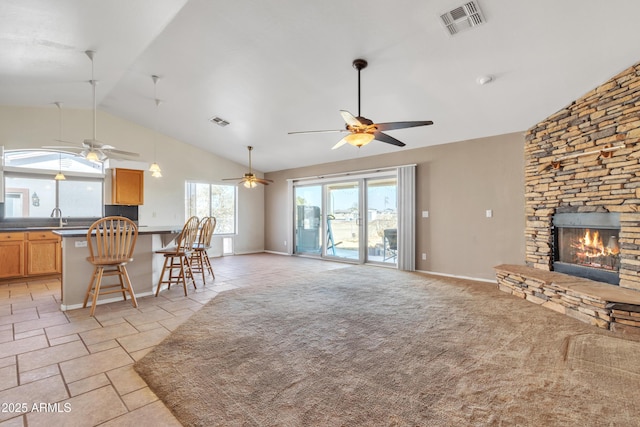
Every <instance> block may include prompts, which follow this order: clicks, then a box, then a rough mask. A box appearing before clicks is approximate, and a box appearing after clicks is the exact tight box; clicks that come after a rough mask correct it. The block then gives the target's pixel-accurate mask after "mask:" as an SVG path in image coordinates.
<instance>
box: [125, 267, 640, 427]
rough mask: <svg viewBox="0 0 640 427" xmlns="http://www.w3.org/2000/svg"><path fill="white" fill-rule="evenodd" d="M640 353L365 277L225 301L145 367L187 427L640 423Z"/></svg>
mask: <svg viewBox="0 0 640 427" xmlns="http://www.w3.org/2000/svg"><path fill="white" fill-rule="evenodd" d="M639 367H640V343H639V342H636V341H629V340H626V339H622V337H620V336H619V335H614V334H612V333H608V332H606V331H601V330H599V329H597V328H595V327H592V326H589V325H586V324H583V323H580V322H578V321H576V320H574V319H571V318H569V317H566V316H563V315H560V314H558V313H556V312H553V311H551V310H547V309H544V308H542V307H539V306H536V305H534V304H531V303H528V302H526V301H523V300H520V299H518V298H516V297H513V296H510V295H507V294H505V293H502V292H500V291H498V290H497V289H496V286H495V285H491V284H488V283H487V284H485V283H477V282H469V281H463V280H455V279H447V278H436V277H432V276H426V275H421V274H416V273H413V274H412V273H404V272H398V271H395V270H390V269H385V268H377V267H366V266H356V267H349V268H343V269H339V270H334V271H329V272H326V273H321V274H317V275H315V276H314V277H304V278H300V279H299V280H297V281H291V282H288V283H282V284H280V285H273V286H271V285H270V286H266V285H265V286H259V285H258V286H254V287H250V288H244V289H239V290H234V291H229V292H223V293H222V294H220V295H219V296H217V297H216V298H215V299H214V300H212V301H210V302H209V303H208V304H207V305H206V306H205V307H204V308H202V309H201V310H200V311H199V312H198V313H196V314H195V315H194V316H193V317H192V318H191V319H190V320H188V321H187V322H186V323H185V324H183V325H182V326H181V327H179V328H178V329H177V330H176V331H175V332H174V333H172V334H171V336H169V337H168V338H167V339H166V340H165V341H164V342H163V343H161V344H160V345H159V346H158V347H156V348H155V349H154V350H153V351H152V352H150V353H149V354H148V355H147V356H146V357H144V358H143V359H142V360H140V361H139V362H138V363H136V365H135V369H136V370H137V371H138V372H139V373H140V374H141V375H142V377H143V378H144V379H145V380H146V381H147V382H148V383H149V385H150V387H151V388H152V390H153V391H154V392H155V393H156V394H157V395H158V396H159V397H160V398H161V399H162V400H163V401H164V402H165V404H166V405H167V406H168V407H169V408H170V409H171V410H172V411H173V413H174V414H175V415H176V416H177V417H178V419H179V420H180V421H181V422H182V423H183V424H184V425H185V426H453V425H455V426H467V425H471V426H516V425H519V426H576V425H577V426H581V427H584V426H600V425H602V426H618V425H619V426H629V425H639V424H640V404H639V403H640V387H639V385H640V368H639Z"/></svg>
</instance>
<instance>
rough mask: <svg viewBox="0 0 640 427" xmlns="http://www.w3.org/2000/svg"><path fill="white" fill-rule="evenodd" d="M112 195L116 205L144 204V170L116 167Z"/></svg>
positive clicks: (113, 173)
mask: <svg viewBox="0 0 640 427" xmlns="http://www.w3.org/2000/svg"><path fill="white" fill-rule="evenodd" d="M112 178H113V180H112V184H111V196H112V201H113V203H114V204H116V205H142V204H144V171H141V170H134V169H123V168H116V169H113V172H112Z"/></svg>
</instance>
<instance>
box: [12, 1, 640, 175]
mask: <svg viewBox="0 0 640 427" xmlns="http://www.w3.org/2000/svg"><path fill="white" fill-rule="evenodd" d="M478 3H479V5H480V7H481V8H482V11H483V13H484V16H485V18H486V24H484V25H481V26H478V27H476V28H474V29H472V30H468V31H466V32H462V33H460V34H458V35H456V36H449V35H448V33H447V32H446V30H445V29H444V27H443V25H442V24H441V23H440V21H439V15H440V14H441V13H442V12H445V11H447V10H450V9H453V8H455V7H457V6H460V5H462V4H463V0H430V1H426V0H394V1H393V2H391V1H388V0H323V1H315V2H312V1H300V0H234V1H228V0H225V1H223V0H109V1H105V0H0V104H2V105H20V106H47V105H51V103H53V102H55V101H60V102H63V103H64V105H65V106H66V107H71V108H91V107H92V98H91V87H90V86H89V85H88V84H87V83H86V81H87V80H88V79H89V78H90V75H91V74H90V73H91V63H90V61H89V60H88V58H87V57H86V56H85V54H84V51H86V50H88V49H91V50H95V51H96V56H95V77H96V79H97V80H98V81H99V84H98V86H97V97H98V109H100V110H104V111H107V112H109V113H111V114H114V115H117V116H119V117H123V118H125V119H128V120H131V121H133V122H136V123H139V124H141V125H143V126H147V127H149V128H154V127H155V126H156V110H155V104H154V101H153V99H154V88H153V82H152V79H151V75H152V74H157V75H159V76H160V80H159V81H158V85H157V96H158V98H160V99H161V100H162V103H161V105H160V108H159V116H160V119H159V124H158V130H159V131H161V132H163V133H165V134H167V135H169V136H172V137H174V138H176V139H179V140H182V141H184V142H187V143H189V144H193V145H196V146H199V147H201V148H203V149H205V150H209V151H211V152H213V153H216V154H218V155H220V156H223V157H226V158H229V159H231V160H233V161H236V162H239V163H243V164H247V150H246V146H247V145H253V146H254V147H255V150H254V152H253V164H254V167H255V168H256V169H258V170H261V171H265V172H268V171H275V170H281V169H287V168H291V167H298V166H305V165H311V164H317V163H324V162H331V161H337V160H344V159H351V158H356V157H358V156H369V155H374V154H382V153H389V152H394V151H397V150H402V149H403V148H398V147H394V146H391V145H388V144H384V143H381V142H377V141H373V142H372V143H371V144H369V145H367V146H366V147H364V148H361V149H360V150H358V149H356V148H354V147H351V146H348V145H346V146H343V147H342V148H340V149H338V150H331V147H332V146H333V145H334V144H335V143H336V142H337V141H338V140H339V139H340V135H339V134H331V133H329V134H314V135H287V132H289V131H300V130H319V129H341V128H342V127H343V126H344V122H343V121H342V118H341V117H340V114H339V110H341V109H346V110H349V111H351V112H352V113H354V115H356V114H357V110H358V105H357V72H356V70H354V69H353V68H352V66H351V63H352V61H353V59H355V58H364V59H366V60H367V61H368V62H369V66H368V68H366V69H365V70H363V71H362V106H361V107H362V110H361V113H362V115H363V116H365V117H368V118H370V119H372V120H373V121H374V122H390V121H406V120H433V121H434V123H435V124H434V125H433V126H426V127H419V128H412V129H403V130H395V131H390V132H389V134H390V135H392V136H393V137H395V138H397V139H400V140H402V141H403V142H405V143H406V144H407V147H405V148H404V149H405V150H406V149H411V148H417V147H423V146H428V145H435V144H444V143H448V142H454V141H460V140H464V139H471V138H478V137H484V136H491V135H498V134H504V133H509V132H518V131H524V130H526V129H528V128H529V127H531V126H532V125H534V124H536V123H537V122H538V121H540V120H542V119H544V118H545V117H547V116H548V115H550V114H552V113H553V112H555V111H557V110H558V109H560V108H562V107H563V106H565V105H566V104H568V103H570V102H571V101H572V100H574V99H576V98H578V97H579V96H581V95H582V94H584V93H586V92H588V91H589V90H591V89H592V88H594V87H595V86H597V85H599V84H600V83H602V82H604V81H606V80H607V79H609V78H610V77H612V76H613V75H615V74H617V73H618V72H620V71H622V70H623V69H625V68H627V67H629V66H631V65H633V64H634V63H636V62H637V61H638V60H640V54H639V48H638V46H640V31H638V29H637V20H638V16H640V1H637V0H610V1H602V0H562V1H558V0H537V1H523V0H515V1H514V0H478ZM483 75H491V76H493V77H494V81H493V82H491V83H489V84H486V85H479V84H478V83H477V82H476V79H477V78H478V77H479V76H483ZM53 108H55V107H52V109H53ZM212 116H219V117H221V118H223V119H225V120H227V121H229V122H230V123H231V124H230V125H229V126H227V127H219V126H217V125H214V124H211V123H210V122H209V121H208V120H209V118H211V117H212ZM98 138H99V134H98ZM105 142H107V143H108V142H109V141H105ZM117 145H118V148H120V149H124V150H126V149H127V147H126V143H122V142H118V144H117Z"/></svg>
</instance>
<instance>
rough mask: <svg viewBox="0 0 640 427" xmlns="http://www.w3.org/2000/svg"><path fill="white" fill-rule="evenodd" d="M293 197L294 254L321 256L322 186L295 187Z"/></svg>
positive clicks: (322, 228)
mask: <svg viewBox="0 0 640 427" xmlns="http://www.w3.org/2000/svg"><path fill="white" fill-rule="evenodd" d="M294 197H295V204H294V205H295V212H294V221H295V222H294V223H295V234H294V239H295V246H294V248H295V253H298V254H310V255H322V242H323V237H322V231H323V230H324V227H322V224H321V221H322V208H321V206H322V186H321V185H308V186H297V187H295V192H294Z"/></svg>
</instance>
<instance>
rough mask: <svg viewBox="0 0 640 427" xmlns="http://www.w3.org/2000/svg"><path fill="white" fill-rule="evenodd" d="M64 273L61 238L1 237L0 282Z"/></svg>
mask: <svg viewBox="0 0 640 427" xmlns="http://www.w3.org/2000/svg"><path fill="white" fill-rule="evenodd" d="M61 271H62V248H61V246H60V237H59V236H57V235H55V234H53V233H52V232H51V231H37V232H35V231H30V232H2V233H0V279H8V278H19V277H31V276H39V275H44V274H59V273H60V272H61Z"/></svg>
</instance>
